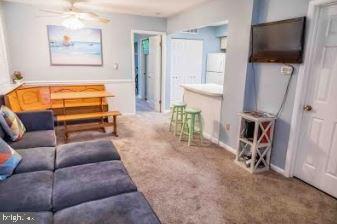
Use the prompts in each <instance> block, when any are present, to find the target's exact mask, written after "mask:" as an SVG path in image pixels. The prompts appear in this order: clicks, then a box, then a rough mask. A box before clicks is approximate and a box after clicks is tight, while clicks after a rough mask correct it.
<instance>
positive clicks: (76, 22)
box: [40, 0, 110, 30]
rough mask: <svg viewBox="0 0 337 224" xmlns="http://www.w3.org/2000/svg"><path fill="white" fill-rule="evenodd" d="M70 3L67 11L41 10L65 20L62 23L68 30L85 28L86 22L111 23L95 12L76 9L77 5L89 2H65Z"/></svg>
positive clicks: (75, 0)
mask: <svg viewBox="0 0 337 224" xmlns="http://www.w3.org/2000/svg"><path fill="white" fill-rule="evenodd" d="M65 1H66V2H68V3H69V5H70V6H69V7H67V8H66V9H65V10H63V11H62V10H60V11H58V10H52V9H40V11H42V12H47V13H50V14H53V15H56V16H60V17H62V18H64V21H63V23H62V25H63V26H65V27H66V28H68V29H75V30H76V29H81V28H83V27H84V22H86V21H88V22H98V23H103V24H106V23H109V22H110V20H109V19H108V18H105V17H102V16H99V15H97V14H96V13H94V12H87V11H82V10H80V9H78V8H77V7H76V4H77V3H80V2H87V1H86V0H65Z"/></svg>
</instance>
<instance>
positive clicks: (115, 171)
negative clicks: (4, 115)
mask: <svg viewBox="0 0 337 224" xmlns="http://www.w3.org/2000/svg"><path fill="white" fill-rule="evenodd" d="M18 116H19V117H20V119H21V120H22V121H23V123H24V125H25V127H26V129H27V133H26V134H25V136H24V138H23V139H22V140H20V141H18V142H15V143H12V142H9V143H8V144H10V145H11V146H12V147H13V148H14V149H15V150H16V151H17V152H18V153H19V154H20V155H21V156H22V161H21V162H20V164H19V165H18V167H17V168H16V169H15V172H14V174H13V175H12V176H11V177H9V178H8V179H6V180H4V181H1V182H0V212H32V214H33V215H34V217H35V220H37V222H36V223H41V224H42V223H43V224H49V223H54V224H68V223H69V224H74V223H82V224H94V223H118V224H119V223H121V224H124V223H125V224H129V223H130V224H131V223H135V224H136V223H137V224H157V223H160V221H159V219H158V217H157V216H156V214H155V213H154V211H153V210H152V208H151V206H150V205H149V203H148V202H147V201H146V199H145V197H144V195H143V194H142V193H141V192H139V191H137V187H136V185H135V184H134V183H133V181H132V180H131V178H130V176H129V175H128V172H127V170H126V169H125V167H124V165H123V163H122V162H121V160H120V156H119V154H118V152H117V150H116V148H115V147H114V145H113V144H112V142H111V141H89V142H81V143H70V144H65V145H60V146H56V136H55V131H54V120H53V114H52V112H51V111H41V112H27V113H18ZM0 135H1V137H2V139H6V136H5V134H4V133H3V131H2V130H1V129H0ZM0 140H1V139H0Z"/></svg>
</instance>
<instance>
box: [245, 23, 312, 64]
mask: <svg viewBox="0 0 337 224" xmlns="http://www.w3.org/2000/svg"><path fill="white" fill-rule="evenodd" d="M305 21H306V19H305V17H300V18H295V19H288V20H283V21H278V22H271V23H263V24H258V25H253V26H252V42H251V56H250V62H261V63H294V64H300V63H302V61H303V48H304V38H305Z"/></svg>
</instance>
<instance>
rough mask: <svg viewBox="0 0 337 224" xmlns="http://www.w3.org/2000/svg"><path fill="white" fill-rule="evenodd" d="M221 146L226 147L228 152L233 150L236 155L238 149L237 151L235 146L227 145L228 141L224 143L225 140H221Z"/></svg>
mask: <svg viewBox="0 0 337 224" xmlns="http://www.w3.org/2000/svg"><path fill="white" fill-rule="evenodd" d="M219 146H220V147H221V148H224V149H226V150H227V151H228V152H231V153H233V154H234V155H236V151H237V150H236V149H234V148H233V147H231V146H229V145H227V144H226V143H224V142H222V141H219Z"/></svg>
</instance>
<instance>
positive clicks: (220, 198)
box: [58, 112, 337, 224]
mask: <svg viewBox="0 0 337 224" xmlns="http://www.w3.org/2000/svg"><path fill="white" fill-rule="evenodd" d="M61 131H62V130H61V129H59V130H58V139H59V143H62V141H63V139H62V137H61V136H62V133H61ZM99 138H109V139H112V141H113V142H114V143H115V145H116V147H117V149H118V151H119V153H120V154H121V157H122V160H123V162H124V164H125V166H126V167H127V170H128V171H129V174H130V176H131V177H132V179H133V180H134V182H135V183H136V185H137V186H138V188H139V190H140V191H142V192H143V193H144V194H145V196H146V198H147V200H148V201H149V202H150V204H151V205H152V207H153V209H154V211H155V212H156V213H157V215H158V216H159V218H160V220H161V221H162V223H164V224H192V223H196V224H197V223H198V224H199V223H200V224H224V223H275V224H276V223H277V224H278V223H296V224H302V223H303V224H304V223H317V224H328V223H337V200H336V199H334V198H332V197H330V196H328V195H326V194H325V193H322V192H320V191H318V190H316V189H315V188H313V187H311V186H309V185H307V184H305V183H303V182H301V181H300V180H297V179H294V178H285V177H282V176H281V175H279V174H277V173H275V172H272V171H270V172H266V173H264V174H259V175H251V174H249V173H247V172H246V171H244V170H242V169H241V168H239V167H238V166H237V165H235V164H234V162H233V160H234V156H233V155H232V154H231V153H229V152H227V151H226V150H224V149H222V148H220V147H218V146H216V145H214V144H211V143H207V142H206V143H205V144H204V145H202V146H192V147H187V146H186V143H185V142H182V143H180V142H179V141H178V140H177V138H176V137H174V136H173V135H172V134H171V133H169V132H168V115H161V114H157V113H151V112H150V113H149V112H147V113H140V114H137V115H135V116H128V117H127V116H124V117H121V119H119V137H118V138H116V137H111V136H110V135H109V134H104V133H102V132H98V131H97V132H96V131H90V132H83V133H76V134H72V135H71V139H70V142H76V141H85V140H92V139H99Z"/></svg>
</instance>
